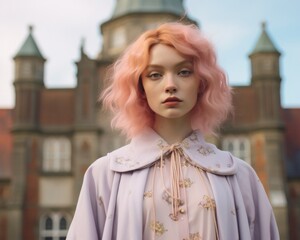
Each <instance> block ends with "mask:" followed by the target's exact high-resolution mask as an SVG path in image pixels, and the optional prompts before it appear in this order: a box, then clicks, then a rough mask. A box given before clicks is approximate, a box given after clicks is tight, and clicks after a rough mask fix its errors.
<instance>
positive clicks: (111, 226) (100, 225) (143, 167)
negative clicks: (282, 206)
mask: <svg viewBox="0 0 300 240" xmlns="http://www.w3.org/2000/svg"><path fill="white" fill-rule="evenodd" d="M162 146H167V143H166V142H165V141H164V140H163V139H162V138H161V137H160V136H158V135H157V134H156V133H155V132H154V131H153V130H147V131H145V133H143V134H141V135H139V136H137V137H135V138H133V139H132V141H131V143H130V144H128V145H126V146H124V147H122V148H120V149H118V150H116V151H113V152H112V153H109V154H108V155H107V156H105V157H102V158H100V159H98V160H97V161H95V162H94V163H93V164H92V165H91V166H90V167H89V169H88V170H87V172H86V173H85V176H84V181H83V186H82V189H81V193H80V196H79V200H78V204H77V208H76V211H75V215H74V218H73V221H72V223H71V226H70V229H69V232H68V236H67V240H75V239H76V240H97V239H104V240H112V239H113V240H124V239H126V240H127V239H130V240H141V239H142V233H143V220H142V219H143V211H142V209H143V193H144V188H145V184H146V181H147V177H148V172H149V168H148V166H149V165H151V164H152V163H153V162H154V161H156V160H157V159H158V158H159V157H160V154H161V151H162V150H161V149H162V148H161V147H162ZM181 146H182V149H183V151H184V153H185V154H186V155H187V156H188V157H189V158H190V159H191V160H192V161H194V162H195V164H197V165H198V166H199V167H201V168H202V169H203V170H205V171H207V175H208V178H209V181H210V183H211V186H212V190H213V193H214V197H215V201H216V206H217V208H216V210H217V221H218V229H219V236H220V239H221V240H236V239H242V240H250V239H252V240H269V239H270V240H277V239H279V234H278V229H277V225H276V222H275V218H274V215H273V211H272V207H271V205H270V203H269V200H268V198H267V195H266V193H265V191H264V189H263V186H262V184H261V182H260V181H259V179H258V177H257V175H256V173H255V172H254V170H253V169H252V168H251V167H250V166H249V165H248V164H247V163H245V162H244V161H242V160H240V159H237V158H235V157H233V156H232V155H231V154H230V153H228V152H224V151H220V150H219V149H217V148H216V147H215V146H214V145H212V144H209V143H206V142H205V141H204V139H203V137H202V135H201V133H200V132H199V131H195V132H194V133H193V134H192V135H190V136H189V137H188V138H186V139H185V140H184V141H182V143H181Z"/></svg>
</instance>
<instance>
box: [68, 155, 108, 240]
mask: <svg viewBox="0 0 300 240" xmlns="http://www.w3.org/2000/svg"><path fill="white" fill-rule="evenodd" d="M108 162H109V161H108V159H107V157H104V158H100V159H98V160H97V161H95V162H94V163H93V164H92V165H91V166H90V167H89V168H88V169H87V171H86V173H85V175H84V179H83V184H82V188H81V191H80V194H79V198H78V202H77V206H76V210H75V214H74V217H73V220H72V222H71V225H70V228H69V231H68V235H67V240H82V239H89V240H98V239H101V238H102V234H103V228H104V224H105V221H106V213H107V207H108V202H109V197H110V188H111V182H112V178H113V174H112V172H111V171H110V170H109V167H108V165H109V163H108Z"/></svg>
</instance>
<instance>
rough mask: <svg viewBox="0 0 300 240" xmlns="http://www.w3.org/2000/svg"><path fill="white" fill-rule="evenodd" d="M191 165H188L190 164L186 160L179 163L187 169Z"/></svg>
mask: <svg viewBox="0 0 300 240" xmlns="http://www.w3.org/2000/svg"><path fill="white" fill-rule="evenodd" d="M190 165H191V164H190V162H189V161H188V160H187V159H183V160H182V161H181V166H182V167H189V166H190Z"/></svg>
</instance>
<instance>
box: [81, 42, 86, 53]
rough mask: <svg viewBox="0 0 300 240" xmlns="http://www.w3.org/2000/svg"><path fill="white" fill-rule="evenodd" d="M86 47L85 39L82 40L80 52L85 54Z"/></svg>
mask: <svg viewBox="0 0 300 240" xmlns="http://www.w3.org/2000/svg"><path fill="white" fill-rule="evenodd" d="M84 45H85V38H82V39H81V44H80V50H81V52H82V53H83V52H84Z"/></svg>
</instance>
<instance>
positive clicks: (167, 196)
mask: <svg viewBox="0 0 300 240" xmlns="http://www.w3.org/2000/svg"><path fill="white" fill-rule="evenodd" d="M162 199H163V200H165V201H166V202H167V203H168V204H172V197H171V196H170V194H169V193H168V192H167V191H166V190H165V191H164V192H163V195H162ZM176 204H177V206H182V205H183V204H184V202H183V200H180V199H177V200H176Z"/></svg>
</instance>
